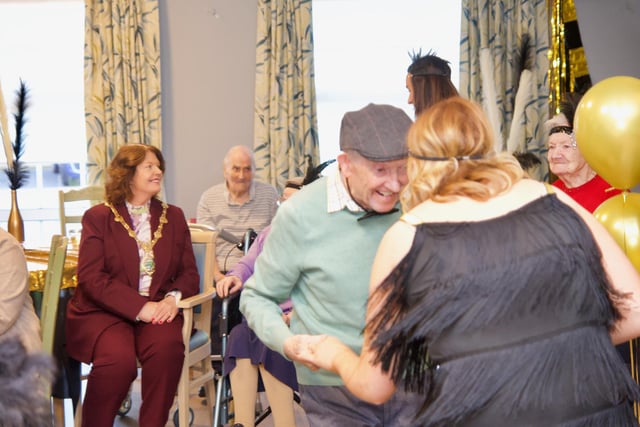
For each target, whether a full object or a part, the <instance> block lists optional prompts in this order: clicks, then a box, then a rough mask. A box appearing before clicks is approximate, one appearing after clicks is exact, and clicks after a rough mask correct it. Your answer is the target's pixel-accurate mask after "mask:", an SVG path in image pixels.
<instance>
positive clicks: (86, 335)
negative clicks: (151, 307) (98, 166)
mask: <svg viewBox="0 0 640 427" xmlns="http://www.w3.org/2000/svg"><path fill="white" fill-rule="evenodd" d="M115 207H116V209H117V211H118V212H119V213H120V215H121V216H122V217H123V218H124V220H125V221H127V223H128V224H129V225H132V222H131V217H130V215H129V212H128V211H127V208H126V206H125V204H124V203H122V204H120V205H117V206H115ZM150 213H151V230H152V234H153V232H154V231H155V230H156V229H157V228H158V225H159V221H160V215H161V213H162V204H161V202H160V201H158V200H156V199H152V201H151V206H150ZM167 221H168V222H167V223H166V224H165V225H164V228H163V230H162V238H160V239H159V240H158V241H157V243H156V245H155V246H154V251H153V252H154V259H155V264H156V269H155V272H154V274H153V278H152V281H151V287H150V289H149V297H148V298H147V297H144V296H142V295H140V294H139V293H138V284H139V281H140V257H139V255H138V246H137V244H136V241H135V240H134V239H133V238H132V237H130V236H129V234H128V233H127V231H126V230H125V229H124V227H123V226H122V224H120V223H118V222H116V221H115V217H114V215H113V213H112V212H111V209H109V208H108V207H107V206H105V205H104V204H100V205H97V206H94V207H92V208H91V209H89V210H87V211H86V212H85V214H84V216H83V218H82V237H81V240H80V252H79V257H78V286H77V288H76V289H75V292H74V295H73V298H72V299H71V300H70V301H69V304H67V319H66V327H65V329H66V346H67V351H68V353H69V355H70V356H71V357H73V358H74V359H77V360H80V361H81V362H85V363H88V362H90V361H91V357H92V353H93V347H94V345H95V341H96V338H97V337H98V336H99V335H100V334H101V333H102V331H103V330H105V329H106V328H108V327H109V326H111V325H114V324H116V323H118V322H135V321H136V320H135V319H136V316H137V315H138V313H139V312H140V310H141V309H142V306H143V305H144V304H145V303H146V302H147V301H149V300H151V301H160V300H161V299H163V298H164V296H165V295H166V293H167V292H169V291H171V290H174V289H176V290H179V291H180V292H182V297H183V298H188V297H190V296H193V295H195V294H197V293H198V291H199V282H200V278H199V275H198V269H197V267H196V262H195V258H194V255H193V248H192V246H191V236H190V234H189V228H188V226H187V222H186V220H185V217H184V213H183V212H182V210H181V209H180V208H178V207H175V206H172V205H169V208H168V209H167Z"/></svg>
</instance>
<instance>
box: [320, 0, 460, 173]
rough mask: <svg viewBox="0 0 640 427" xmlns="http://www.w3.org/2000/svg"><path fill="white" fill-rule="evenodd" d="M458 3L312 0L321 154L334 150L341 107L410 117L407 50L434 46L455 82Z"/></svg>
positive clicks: (336, 149)
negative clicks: (378, 107) (396, 110)
mask: <svg viewBox="0 0 640 427" xmlns="http://www.w3.org/2000/svg"><path fill="white" fill-rule="evenodd" d="M460 10H461V2H459V1H458V2H457V1H453V0H393V1H390V0H314V2H313V31H314V35H313V36H314V65H315V82H316V94H317V100H318V128H319V129H318V135H319V136H318V137H319V140H320V157H321V159H322V160H327V159H329V158H335V157H336V155H337V154H338V153H339V152H340V149H339V145H338V144H339V141H338V138H339V130H340V121H341V120H342V116H343V114H344V113H345V112H347V111H352V110H356V109H360V108H362V107H364V106H365V105H367V104H368V103H370V102H373V103H384V104H391V105H395V106H397V107H400V108H402V109H404V110H405V111H406V112H407V114H408V115H409V117H413V108H412V106H411V105H408V104H407V99H408V92H407V90H406V88H405V77H406V70H407V67H408V66H409V64H410V58H409V53H410V52H412V51H417V50H419V49H422V51H423V53H426V52H427V51H429V50H433V51H434V52H435V53H436V54H438V56H440V57H442V58H444V59H446V60H448V61H450V62H451V69H452V76H451V79H452V81H453V82H454V84H455V85H456V86H457V85H458V81H459V65H458V64H459V58H460V47H459V46H460Z"/></svg>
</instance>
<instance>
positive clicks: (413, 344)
mask: <svg viewBox="0 0 640 427" xmlns="http://www.w3.org/2000/svg"><path fill="white" fill-rule="evenodd" d="M490 129H491V128H490V125H489V122H488V120H487V118H486V116H485V114H484V112H483V111H482V109H481V108H480V106H478V105H477V104H475V103H474V102H472V101H468V100H465V99H463V98H461V97H455V98H450V99H447V100H444V101H441V102H439V103H437V104H435V105H434V106H432V107H430V108H429V109H428V110H426V112H425V113H424V114H422V115H420V117H418V119H417V120H416V122H415V123H414V125H413V126H412V127H411V129H410V131H409V135H408V139H407V140H408V148H409V160H408V177H409V184H408V185H407V187H406V188H405V190H404V193H403V196H402V205H403V207H404V210H405V214H404V215H403V216H402V217H401V219H400V220H399V221H398V222H396V223H395V224H394V225H393V226H392V227H391V228H390V229H389V230H388V231H387V233H386V234H385V236H384V237H383V239H382V241H381V243H380V246H379V248H378V252H377V255H376V258H375V261H374V265H373V268H372V272H371V281H370V297H369V302H368V307H367V314H366V319H367V320H366V327H365V332H364V346H363V350H362V352H361V354H360V355H357V354H355V353H354V352H353V351H352V350H351V349H350V348H349V347H347V346H345V345H344V344H343V343H341V342H340V341H339V340H338V339H337V338H334V337H330V336H326V335H315V336H311V335H298V336H296V338H295V340H296V341H295V342H296V351H297V354H296V357H298V358H299V359H300V360H304V362H305V363H306V364H307V366H309V367H310V368H312V369H326V370H329V371H333V372H336V373H338V374H339V375H340V376H341V377H342V378H343V380H344V381H345V385H346V387H347V388H348V389H349V390H350V391H351V392H352V393H354V394H355V395H356V396H357V397H358V398H360V399H363V400H365V401H368V402H371V403H381V402H384V401H386V400H387V399H389V398H390V397H391V396H392V395H393V394H394V392H395V391H396V390H398V389H405V390H408V391H412V392H417V393H421V394H422V396H423V398H424V405H423V406H422V408H421V410H420V411H418V412H417V413H416V415H415V420H414V423H413V424H412V425H419V426H431V427H433V426H524V425H526V426H545V427H548V426H594V427H595V426H598V427H603V426H608V427H613V426H637V425H638V421H637V419H636V418H635V417H634V414H633V411H632V406H631V405H630V404H629V402H631V401H634V400H637V399H638V398H639V397H640V390H639V388H638V385H637V384H636V383H635V382H634V381H633V379H632V378H631V375H630V374H629V371H628V370H627V369H626V367H625V366H624V364H623V362H622V361H621V359H620V357H619V356H618V354H617V352H616V350H615V347H614V345H613V343H619V342H622V341H626V340H629V339H630V338H632V337H636V336H638V335H639V334H640V276H639V275H638V272H637V271H636V270H635V268H634V267H633V265H632V264H631V263H630V261H629V260H628V258H627V257H626V256H625V254H624V253H623V252H622V250H621V249H620V248H619V246H618V245H617V244H616V242H615V241H613V239H612V238H611V237H610V236H609V234H608V232H607V231H606V230H605V229H604V228H603V226H602V225H600V223H599V222H598V221H597V220H595V219H594V217H593V216H592V215H591V214H589V212H587V211H586V210H585V209H584V208H582V207H581V206H580V205H578V204H577V203H576V202H574V201H573V199H571V198H570V197H569V196H567V195H566V194H565V193H563V192H561V191H558V190H556V189H551V187H550V186H548V184H544V183H541V182H538V181H535V180H531V179H527V178H523V172H522V169H521V168H520V166H519V165H518V162H517V160H516V159H515V158H513V157H512V156H511V155H510V154H506V153H496V152H495V151H494V148H493V147H494V137H493V135H492V133H491V130H490Z"/></svg>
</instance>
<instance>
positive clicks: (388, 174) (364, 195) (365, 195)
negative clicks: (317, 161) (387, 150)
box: [338, 151, 408, 213]
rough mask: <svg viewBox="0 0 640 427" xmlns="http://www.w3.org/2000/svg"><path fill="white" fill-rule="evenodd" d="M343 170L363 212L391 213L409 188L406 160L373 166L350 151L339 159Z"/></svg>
mask: <svg viewBox="0 0 640 427" xmlns="http://www.w3.org/2000/svg"><path fill="white" fill-rule="evenodd" d="M338 162H339V164H340V170H341V171H342V175H343V176H344V178H345V181H346V183H347V186H348V189H349V191H350V193H351V197H353V199H354V200H355V201H356V202H357V203H358V204H359V205H360V206H362V207H363V208H365V209H368V210H373V211H376V212H380V213H384V212H389V211H390V210H392V209H393V208H394V207H395V206H396V204H397V203H398V200H399V198H400V191H401V190H402V189H403V188H404V186H405V185H407V182H408V178H407V159H400V160H391V161H386V162H374V161H372V160H368V159H366V158H364V157H362V156H361V155H360V154H358V153H357V152H356V151H348V152H346V153H342V154H340V156H338Z"/></svg>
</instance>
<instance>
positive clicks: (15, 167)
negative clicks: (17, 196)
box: [5, 80, 29, 190]
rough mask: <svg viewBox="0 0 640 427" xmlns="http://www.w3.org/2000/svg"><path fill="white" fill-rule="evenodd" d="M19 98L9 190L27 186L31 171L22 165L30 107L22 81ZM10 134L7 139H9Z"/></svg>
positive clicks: (9, 173)
mask: <svg viewBox="0 0 640 427" xmlns="http://www.w3.org/2000/svg"><path fill="white" fill-rule="evenodd" d="M16 93H17V95H18V98H17V100H16V112H15V113H13V118H14V120H15V122H16V138H15V140H14V141H13V143H12V144H11V145H12V148H13V156H14V157H13V162H11V161H10V159H7V168H6V169H5V173H6V174H7V178H9V188H11V189H12V190H17V189H18V188H20V187H22V186H23V185H24V184H26V182H27V180H28V179H29V169H28V168H27V166H26V165H24V164H23V163H22V155H23V154H24V138H25V134H24V126H25V124H26V122H27V115H26V113H27V108H28V107H29V90H28V89H27V85H26V84H25V83H24V82H23V81H22V80H20V88H19V89H18V90H17V92H16ZM8 137H9V135H8V133H7V134H6V135H5V138H8Z"/></svg>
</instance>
